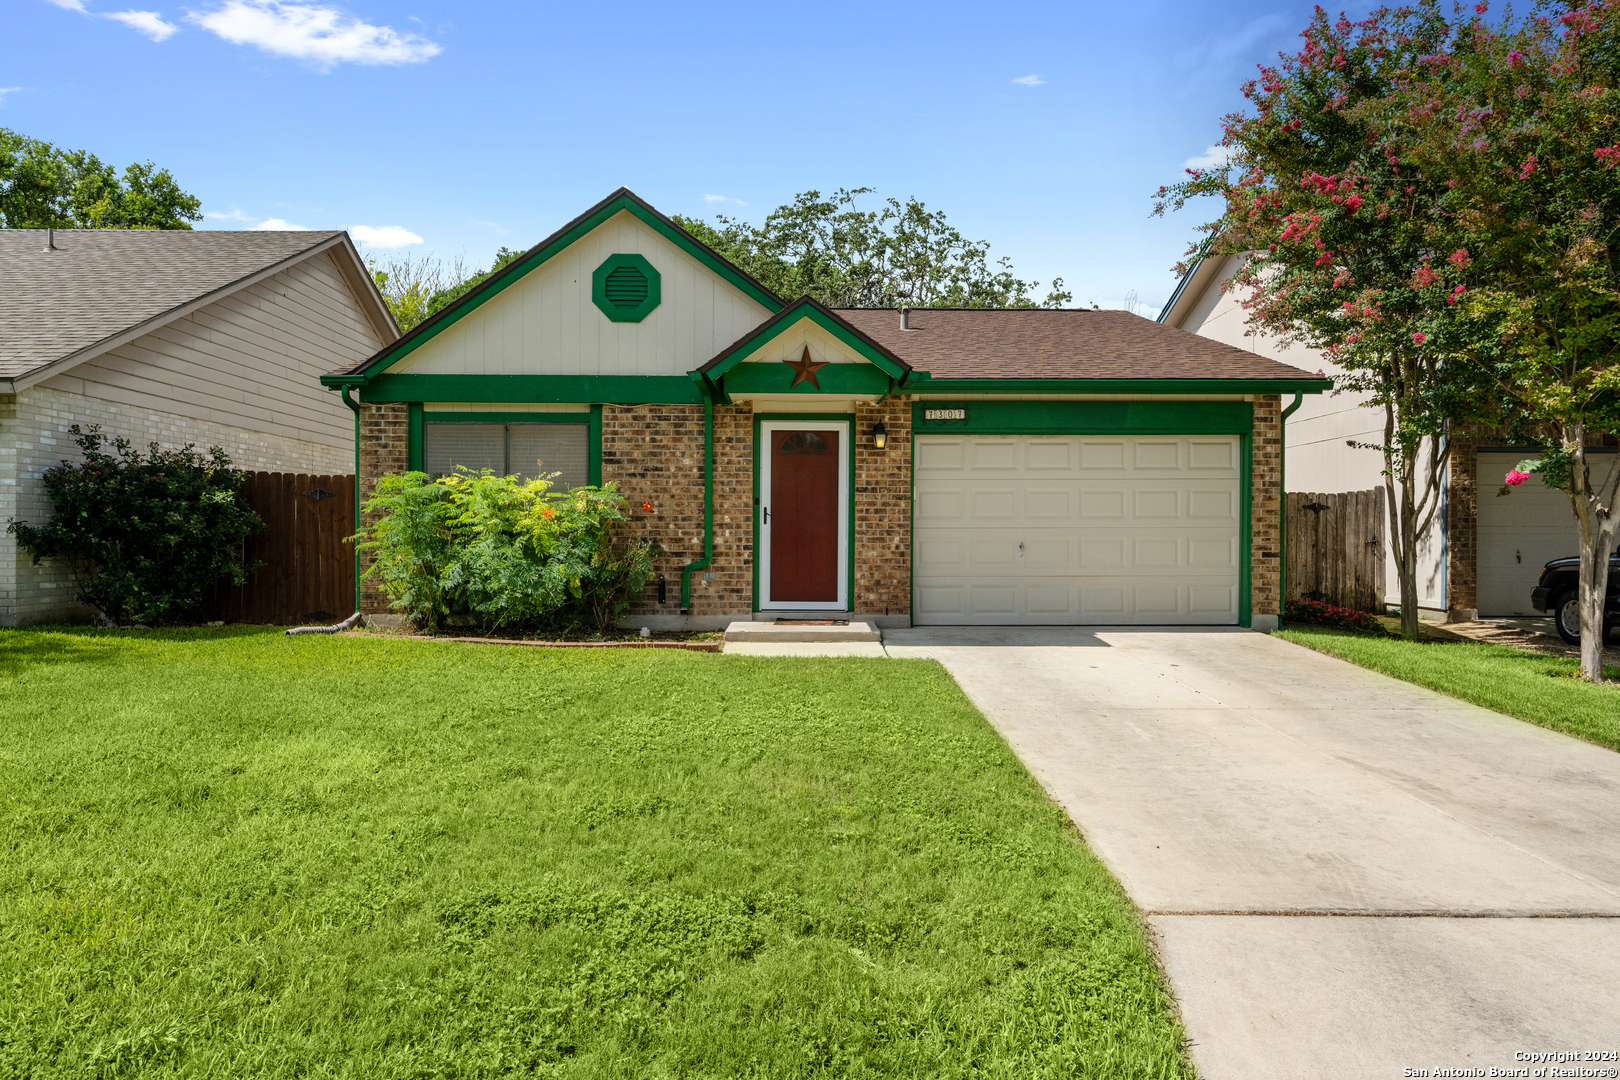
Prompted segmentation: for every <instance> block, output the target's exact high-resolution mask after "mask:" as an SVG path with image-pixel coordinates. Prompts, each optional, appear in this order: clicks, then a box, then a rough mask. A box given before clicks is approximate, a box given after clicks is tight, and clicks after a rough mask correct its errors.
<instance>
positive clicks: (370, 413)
mask: <svg viewBox="0 0 1620 1080" xmlns="http://www.w3.org/2000/svg"><path fill="white" fill-rule="evenodd" d="M409 438H410V418H409V410H408V408H407V407H406V406H404V405H362V406H360V476H359V485H360V505H361V506H364V505H365V504H366V500H367V499H369V498H371V495H372V493H373V492H374V491H376V490H377V478H378V477H380V476H383V475H385V474H387V473H402V472H404V471H405V470H406V468H407V466H408V464H409V461H408V458H407V453H406V451H407V441H408V440H409ZM376 520H377V515H375V514H366V513H362V514H361V515H360V525H361V527H362V528H364V527H365V526H367V525H371V524H372V523H374V522H375V521H376ZM370 565H371V557H370V553H369V552H365V551H362V552H361V553H360V572H361V573H362V574H364V573H365V572H366V569H367V568H368V567H369V566H370ZM360 610H361V611H364V612H365V613H366V614H368V615H371V614H378V613H387V612H390V611H391V610H392V609H391V608H390V607H389V606H388V597H387V596H385V595H384V594H383V591H382V589H380V588H379V587H378V585H377V582H376V579H374V578H373V579H367V580H364V581H362V582H361V583H360Z"/></svg>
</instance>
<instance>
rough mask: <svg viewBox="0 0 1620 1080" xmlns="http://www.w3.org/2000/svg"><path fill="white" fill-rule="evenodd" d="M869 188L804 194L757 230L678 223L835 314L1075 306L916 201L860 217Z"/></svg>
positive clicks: (784, 291) (770, 284)
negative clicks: (839, 310)
mask: <svg viewBox="0 0 1620 1080" xmlns="http://www.w3.org/2000/svg"><path fill="white" fill-rule="evenodd" d="M870 194H872V189H871V188H855V189H853V190H845V189H843V188H840V189H839V190H838V191H837V192H835V193H833V195H832V196H831V197H830V198H822V195H821V192H819V191H806V192H804V193H802V194H800V195H798V196H796V197H795V198H794V200H793V201H792V202H791V203H788V204H787V205H785V206H779V207H777V208H776V209H775V210H772V211H771V212H770V213H769V214H767V215H766V216H765V223H764V224H763V225H762V226H760V227H758V228H756V227H755V226H753V225H750V224H748V223H747V222H745V221H741V220H738V219H736V218H730V217H726V216H724V215H716V216H715V219H714V222H713V223H712V224H711V223H709V222H707V221H703V220H701V219H698V218H690V217H676V218H675V219H674V220H675V223H676V224H677V225H679V226H681V228H683V229H685V230H687V231H688V232H690V233H691V234H692V235H693V236H695V237H697V238H698V239H699V240H701V241H703V243H705V244H707V245H709V246H710V247H711V248H713V249H714V250H715V251H717V252H719V253H720V254H721V255H723V256H724V257H725V258H727V259H729V260H730V261H731V262H733V263H735V264H736V265H737V266H739V267H741V268H742V269H743V270H745V271H747V272H748V273H749V274H751V275H753V276H754V277H755V278H756V279H757V280H759V281H760V282H761V283H762V284H763V285H765V287H766V288H768V289H770V290H771V291H772V292H775V293H776V294H778V295H779V296H785V297H796V296H802V295H804V294H806V293H808V294H809V295H810V296H812V297H814V298H815V299H817V300H819V301H821V302H822V303H824V304H826V305H828V306H829V307H902V306H906V307H963V308H1029V307H1061V306H1063V305H1064V304H1065V303H1067V302H1068V301H1070V300H1071V299H1073V295H1072V294H1071V293H1068V292H1065V291H1063V280H1062V279H1061V278H1059V279H1057V280H1055V281H1053V282H1052V287H1051V289H1050V290H1049V291H1048V292H1047V295H1046V296H1045V298H1044V299H1042V300H1039V301H1037V300H1035V299H1034V298H1033V296H1032V294H1033V293H1034V292H1037V291H1038V290H1039V289H1040V282H1038V281H1025V280H1023V279H1022V278H1020V277H1018V276H1017V275H1016V274H1014V273H1013V270H1012V265H1011V262H1010V260H1008V259H1007V258H1005V257H1003V258H1001V259H997V260H995V261H994V262H992V261H991V260H990V245H989V243H987V242H985V241H972V240H968V239H966V238H965V237H963V236H962V234H961V233H960V232H958V231H957V230H956V229H954V228H952V227H951V226H950V224H949V223H947V222H946V220H945V214H944V213H943V212H942V211H938V210H929V209H928V208H927V207H926V206H924V205H923V204H922V203H921V202H919V201H918V200H917V199H915V198H911V199H907V200H906V201H905V202H903V203H902V202H901V201H900V200H898V199H894V198H890V199H886V200H884V201H883V202H882V203H881V204H880V205H879V206H878V207H877V208H876V209H870V210H867V209H862V208H861V207H860V206H859V205H858V202H859V200H860V198H861V197H862V196H865V195H870Z"/></svg>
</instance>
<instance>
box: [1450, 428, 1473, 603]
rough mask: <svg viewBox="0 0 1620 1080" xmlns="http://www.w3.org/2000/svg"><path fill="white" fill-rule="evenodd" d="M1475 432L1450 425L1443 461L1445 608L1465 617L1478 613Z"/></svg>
mask: <svg viewBox="0 0 1620 1080" xmlns="http://www.w3.org/2000/svg"><path fill="white" fill-rule="evenodd" d="M1479 434H1480V433H1479V432H1477V431H1475V430H1473V429H1470V428H1465V427H1463V426H1462V425H1460V424H1459V425H1458V426H1457V427H1456V428H1454V429H1452V432H1451V436H1450V443H1451V456H1450V458H1449V460H1448V461H1447V463H1446V464H1447V468H1448V481H1449V485H1450V490H1449V491H1448V492H1447V501H1446V609H1447V611H1448V612H1453V613H1457V615H1458V616H1459V617H1465V618H1469V619H1474V618H1478V617H1479V610H1478V609H1479V516H1478V515H1479V458H1478V454H1477V453H1476V450H1477V448H1478V446H1479V438H1478V436H1479Z"/></svg>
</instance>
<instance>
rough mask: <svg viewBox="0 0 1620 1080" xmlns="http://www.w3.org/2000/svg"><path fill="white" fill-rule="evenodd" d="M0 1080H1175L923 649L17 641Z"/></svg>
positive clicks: (46, 636)
mask: <svg viewBox="0 0 1620 1080" xmlns="http://www.w3.org/2000/svg"><path fill="white" fill-rule="evenodd" d="M0 790H3V797H4V800H5V806H4V817H3V826H0V827H3V830H4V832H3V841H0V844H3V847H0V850H3V852H4V858H3V860H0V1075H3V1076H29V1077H55V1076H64V1077H66V1076H71V1077H94V1076H137V1075H138V1076H141V1077H149V1076H165V1075H188V1076H213V1077H231V1078H238V1077H270V1076H276V1077H281V1076H286V1077H293V1076H299V1077H328V1076H332V1077H337V1076H344V1077H388V1078H394V1077H473V1076H507V1075H516V1074H522V1075H540V1076H567V1077H587V1076H588V1077H677V1076H679V1077H778V1076H782V1077H786V1076H840V1077H867V1076H870V1077H877V1076H908V1077H909V1076H928V1077H953V1076H969V1075H972V1076H996V1077H1008V1078H1013V1077H1018V1078H1023V1077H1035V1076H1049V1077H1082V1076H1083V1077H1092V1076H1114V1077H1128V1078H1132V1080H1143V1078H1154V1077H1187V1076H1190V1074H1191V1070H1190V1068H1189V1067H1188V1065H1187V1064H1186V1061H1185V1058H1184V1056H1183V1054H1182V1050H1181V1043H1180V1030H1179V1028H1178V1027H1177V1025H1176V1023H1175V1021H1174V1018H1173V1015H1172V1011H1171V1006H1170V1004H1169V1002H1168V1000H1167V996H1166V993H1165V990H1164V988H1163V984H1162V981H1161V979H1160V977H1159V975H1158V974H1157V972H1156V970H1155V968H1154V965H1153V962H1152V959H1151V956H1150V954H1149V951H1148V949H1147V946H1146V943H1145V940H1144V937H1143V933H1142V929H1141V927H1140V925H1139V923H1138V921H1137V919H1136V917H1135V915H1134V913H1133V911H1132V909H1131V907H1130V905H1129V903H1128V902H1127V901H1126V899H1125V898H1124V896H1123V895H1122V894H1121V892H1120V890H1119V888H1118V886H1117V885H1116V884H1115V883H1114V882H1113V880H1112V879H1111V878H1110V877H1109V875H1108V874H1107V872H1106V871H1105V870H1104V869H1103V868H1102V866H1101V865H1100V864H1099V863H1098V862H1097V860H1096V859H1095V858H1094V857H1093V856H1092V855H1091V854H1090V853H1089V852H1088V851H1087V850H1086V848H1085V847H1084V845H1083V844H1082V843H1081V841H1080V840H1079V838H1078V836H1077V835H1076V834H1075V832H1074V831H1073V830H1072V828H1070V826H1069V825H1068V823H1067V821H1066V819H1065V818H1064V817H1063V815H1062V814H1061V813H1060V812H1059V811H1058V810H1057V809H1056V808H1054V807H1053V805H1052V804H1050V803H1049V802H1048V801H1047V800H1046V798H1045V797H1044V796H1043V794H1042V792H1041V791H1040V789H1039V788H1038V787H1037V785H1036V784H1035V783H1034V782H1033V781H1032V780H1031V779H1030V777H1029V776H1028V774H1027V773H1026V772H1025V771H1024V770H1023V768H1022V767H1021V766H1020V765H1019V763H1018V762H1017V760H1016V759H1015V758H1014V757H1013V755H1012V754H1011V752H1010V751H1009V750H1008V749H1007V747H1006V745H1005V744H1004V743H1002V741H1001V740H1000V739H999V738H998V737H997V736H996V735H995V733H994V732H993V731H992V730H991V728H990V727H989V725H988V724H986V722H985V721H984V719H983V718H982V717H981V716H980V715H979V714H978V712H976V711H975V710H974V709H973V708H972V706H970V705H969V704H968V703H967V701H966V700H965V698H964V697H963V695H962V694H961V692H960V691H959V690H958V689H957V688H956V686H955V684H954V683H953V682H952V681H951V680H950V678H949V677H948V676H947V675H946V674H945V672H944V671H943V670H942V669H941V668H940V667H939V666H937V665H935V664H933V663H929V662H914V661H906V662H902V661H883V660H764V659H753V658H746V657H727V656H715V655H709V654H696V653H685V652H673V651H669V652H665V651H651V650H648V651H629V650H626V651H622V652H621V651H616V650H549V649H523V648H508V647H501V646H480V645H451V644H444V643H438V642H422V641H409V640H404V641H402V640H397V639H396V640H389V639H383V638H367V637H351V638H330V637H302V638H288V637H286V636H284V635H282V634H280V633H277V632H264V631H258V630H235V631H232V630H224V631H201V630H196V631H173V632H156V631H154V632H148V633H139V632H122V633H120V632H111V633H103V632H92V631H84V632H34V631H0Z"/></svg>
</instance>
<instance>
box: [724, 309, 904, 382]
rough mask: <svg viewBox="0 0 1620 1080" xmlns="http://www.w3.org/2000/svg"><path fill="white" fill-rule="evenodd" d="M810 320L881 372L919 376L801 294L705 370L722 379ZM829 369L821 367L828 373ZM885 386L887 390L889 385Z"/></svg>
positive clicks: (897, 375) (893, 376)
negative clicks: (803, 320) (803, 322)
mask: <svg viewBox="0 0 1620 1080" xmlns="http://www.w3.org/2000/svg"><path fill="white" fill-rule="evenodd" d="M802 319H809V320H810V321H811V322H813V323H815V324H816V325H817V326H819V327H821V328H822V329H823V330H825V331H827V333H829V334H831V335H832V336H833V337H835V338H837V339H838V340H839V341H841V342H843V343H844V344H845V345H848V346H849V347H850V348H851V349H854V350H855V351H856V352H857V353H859V354H860V355H861V356H863V357H865V358H866V359H867V360H868V361H870V362H871V363H873V364H875V365H876V366H877V367H878V369H879V370H880V371H882V372H883V373H884V374H885V375H888V376H889V377H890V378H893V379H900V378H905V377H906V376H907V375H908V374H909V375H910V376H911V377H912V378H916V377H917V376H918V375H919V374H922V373H920V372H915V371H912V372H908V371H907V369H906V368H904V367H902V366H900V365H899V364H896V363H895V362H894V361H893V360H891V359H889V358H888V357H887V356H885V355H883V353H881V352H879V351H878V350H877V349H876V348H874V347H873V346H872V343H871V342H869V341H867V340H866V339H865V338H862V337H861V336H859V335H858V334H856V333H855V332H854V331H852V330H851V329H850V328H849V326H848V325H847V324H846V323H844V322H843V320H841V319H839V318H838V317H837V316H835V315H830V314H828V313H827V312H825V311H823V310H821V308H819V307H817V306H816V305H815V304H814V303H812V302H811V300H810V298H809V297H807V296H806V297H800V298H799V299H798V300H796V301H794V302H793V303H792V304H789V305H788V306H787V307H786V308H784V309H783V310H782V311H781V313H780V314H779V315H777V316H776V317H775V318H773V319H771V320H770V321H769V322H768V323H767V324H766V325H764V326H761V327H760V328H759V329H757V330H755V331H754V332H753V333H752V334H750V335H749V336H748V337H745V338H743V339H742V340H741V341H739V342H737V344H735V345H733V346H731V348H729V349H727V350H726V351H725V352H724V353H722V354H721V355H720V357H719V358H718V359H717V360H716V361H715V362H714V364H713V366H709V365H704V368H703V373H704V374H705V375H707V376H708V377H709V378H710V379H720V378H721V377H723V376H724V375H725V374H726V373H727V372H728V371H730V370H731V369H732V368H734V367H736V366H737V365H738V364H740V363H742V362H743V358H744V357H746V356H749V355H751V354H753V353H754V352H755V351H757V350H759V349H762V348H764V347H765V346H766V345H768V344H770V343H771V342H772V341H775V340H776V339H777V338H779V337H781V336H782V335H783V334H785V333H787V332H788V331H789V330H791V329H792V328H793V327H795V326H798V325H799V322H800V320H802ZM827 371H828V369H827V368H822V369H821V373H822V374H825V373H826V372H827ZM884 389H885V390H887V389H888V387H887V384H885V386H884Z"/></svg>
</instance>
